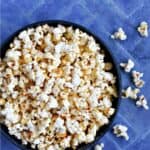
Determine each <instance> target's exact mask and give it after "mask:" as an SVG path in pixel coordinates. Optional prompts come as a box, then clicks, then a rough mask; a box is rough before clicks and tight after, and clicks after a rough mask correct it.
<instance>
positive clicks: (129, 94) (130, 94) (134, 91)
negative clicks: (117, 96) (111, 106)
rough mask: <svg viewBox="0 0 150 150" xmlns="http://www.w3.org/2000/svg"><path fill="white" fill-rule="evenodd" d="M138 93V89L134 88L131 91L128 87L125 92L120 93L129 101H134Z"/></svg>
mask: <svg viewBox="0 0 150 150" xmlns="http://www.w3.org/2000/svg"><path fill="white" fill-rule="evenodd" d="M139 92H140V90H139V89H137V88H135V89H132V88H131V87H128V88H127V89H126V90H123V91H122V94H123V98H131V99H136V98H137V94H138V93H139Z"/></svg>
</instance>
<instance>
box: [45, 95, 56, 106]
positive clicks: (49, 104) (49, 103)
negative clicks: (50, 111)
mask: <svg viewBox="0 0 150 150" xmlns="http://www.w3.org/2000/svg"><path fill="white" fill-rule="evenodd" d="M47 106H48V108H57V107H58V102H57V100H56V98H55V97H54V96H50V100H49V102H48V104H47Z"/></svg>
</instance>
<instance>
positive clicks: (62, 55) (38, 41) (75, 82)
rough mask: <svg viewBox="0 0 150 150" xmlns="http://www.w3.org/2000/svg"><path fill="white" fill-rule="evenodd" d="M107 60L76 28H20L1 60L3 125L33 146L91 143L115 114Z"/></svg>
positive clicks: (53, 148)
mask: <svg viewBox="0 0 150 150" xmlns="http://www.w3.org/2000/svg"><path fill="white" fill-rule="evenodd" d="M106 60H107V56H106V55H105V51H104V50H103V49H101V48H100V45H99V43H97V42H96V41H95V39H94V38H93V37H92V36H90V35H88V34H87V33H84V32H82V31H81V30H79V29H73V28H72V27H65V26H62V25H58V26H57V27H52V26H49V25H41V26H38V27H35V28H29V29H27V30H24V31H22V32H20V34H19V35H18V36H17V37H15V39H14V41H12V43H10V47H9V49H8V50H7V52H6V56H5V58H4V59H2V60H1V59H0V72H1V73H0V86H1V87H3V88H1V89H0V106H1V112H0V118H1V119H0V121H1V123H3V124H5V125H6V126H7V127H8V130H9V133H10V134H12V135H14V136H16V137H17V138H18V139H21V140H22V143H23V144H30V145H31V147H32V148H33V149H35V148H36V147H37V149H39V150H45V149H47V150H60V149H66V148H69V149H71V148H73V149H76V148H77V146H78V145H79V144H81V143H89V142H92V141H94V139H95V136H96V133H97V131H98V130H99V129H100V128H101V127H102V126H103V125H105V124H108V123H109V118H110V117H111V116H112V115H113V114H114V112H115V108H113V101H112V100H113V99H114V97H117V90H116V77H115V75H114V74H113V72H112V70H113V64H112V63H111V62H107V61H106ZM54 137H56V138H54ZM97 147H98V146H97ZM99 147H100V146H99ZM101 147H103V146H101Z"/></svg>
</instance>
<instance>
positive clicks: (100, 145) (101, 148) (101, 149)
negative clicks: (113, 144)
mask: <svg viewBox="0 0 150 150" xmlns="http://www.w3.org/2000/svg"><path fill="white" fill-rule="evenodd" d="M103 148H104V143H100V144H97V145H96V146H95V147H94V150H103Z"/></svg>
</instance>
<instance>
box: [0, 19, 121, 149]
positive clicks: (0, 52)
mask: <svg viewBox="0 0 150 150" xmlns="http://www.w3.org/2000/svg"><path fill="white" fill-rule="evenodd" d="M44 24H48V25H49V26H54V27H55V26H57V25H58V24H60V25H64V26H72V27H73V28H74V29H77V28H78V29H80V30H81V31H83V32H86V33H87V34H88V35H90V36H92V37H93V38H94V39H95V40H96V42H97V43H98V44H100V46H101V47H103V48H104V50H105V51H106V53H108V55H109V57H110V59H111V61H112V63H113V66H114V69H115V74H116V76H117V84H116V86H117V91H118V97H117V98H116V105H115V113H114V114H113V115H112V116H111V117H110V118H109V123H108V124H107V125H105V126H103V127H104V130H103V131H101V133H100V135H97V134H96V137H95V139H94V141H92V142H90V143H87V144H85V143H83V144H81V146H80V145H79V148H78V149H79V150H85V149H86V148H88V147H89V146H90V147H91V146H93V145H94V144H96V143H97V142H98V140H100V139H101V138H102V137H103V136H104V135H105V133H106V132H107V131H109V130H110V129H111V127H112V124H113V122H114V120H115V118H116V115H117V113H118V110H119V106H120V103H121V101H120V99H121V89H122V84H121V83H122V82H121V73H120V69H119V65H118V62H117V61H116V59H115V56H114V54H113V53H112V51H111V50H110V49H109V48H108V47H107V46H106V44H105V43H104V41H103V40H102V39H101V38H100V37H99V36H97V35H96V34H95V33H94V32H91V31H90V30H89V29H87V28H86V27H84V26H82V25H80V24H77V23H73V22H70V21H65V20H43V21H37V22H34V23H31V24H28V25H25V26H23V27H21V28H20V29H18V30H17V31H15V32H14V33H12V34H11V35H10V36H9V37H8V38H7V39H6V40H5V41H4V42H3V43H2V44H1V46H0V47H1V50H0V57H1V58H3V57H4V56H5V52H6V50H7V48H8V47H9V44H10V43H11V42H12V41H13V39H14V38H15V37H16V36H17V35H18V34H19V33H20V32H21V31H23V30H26V29H28V28H34V27H37V26H40V25H44ZM4 126H5V125H2V124H0V133H2V134H3V135H4V136H5V137H6V138H7V139H8V140H9V141H11V142H12V143H14V144H15V145H16V146H17V147H19V148H20V149H21V150H28V149H29V147H30V146H29V144H28V145H27V146H26V145H23V144H21V141H20V140H18V139H17V138H16V137H14V136H12V135H10V134H9V133H8V130H7V129H5V128H7V127H4ZM103 127H102V128H103ZM30 149H31V148H30Z"/></svg>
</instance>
